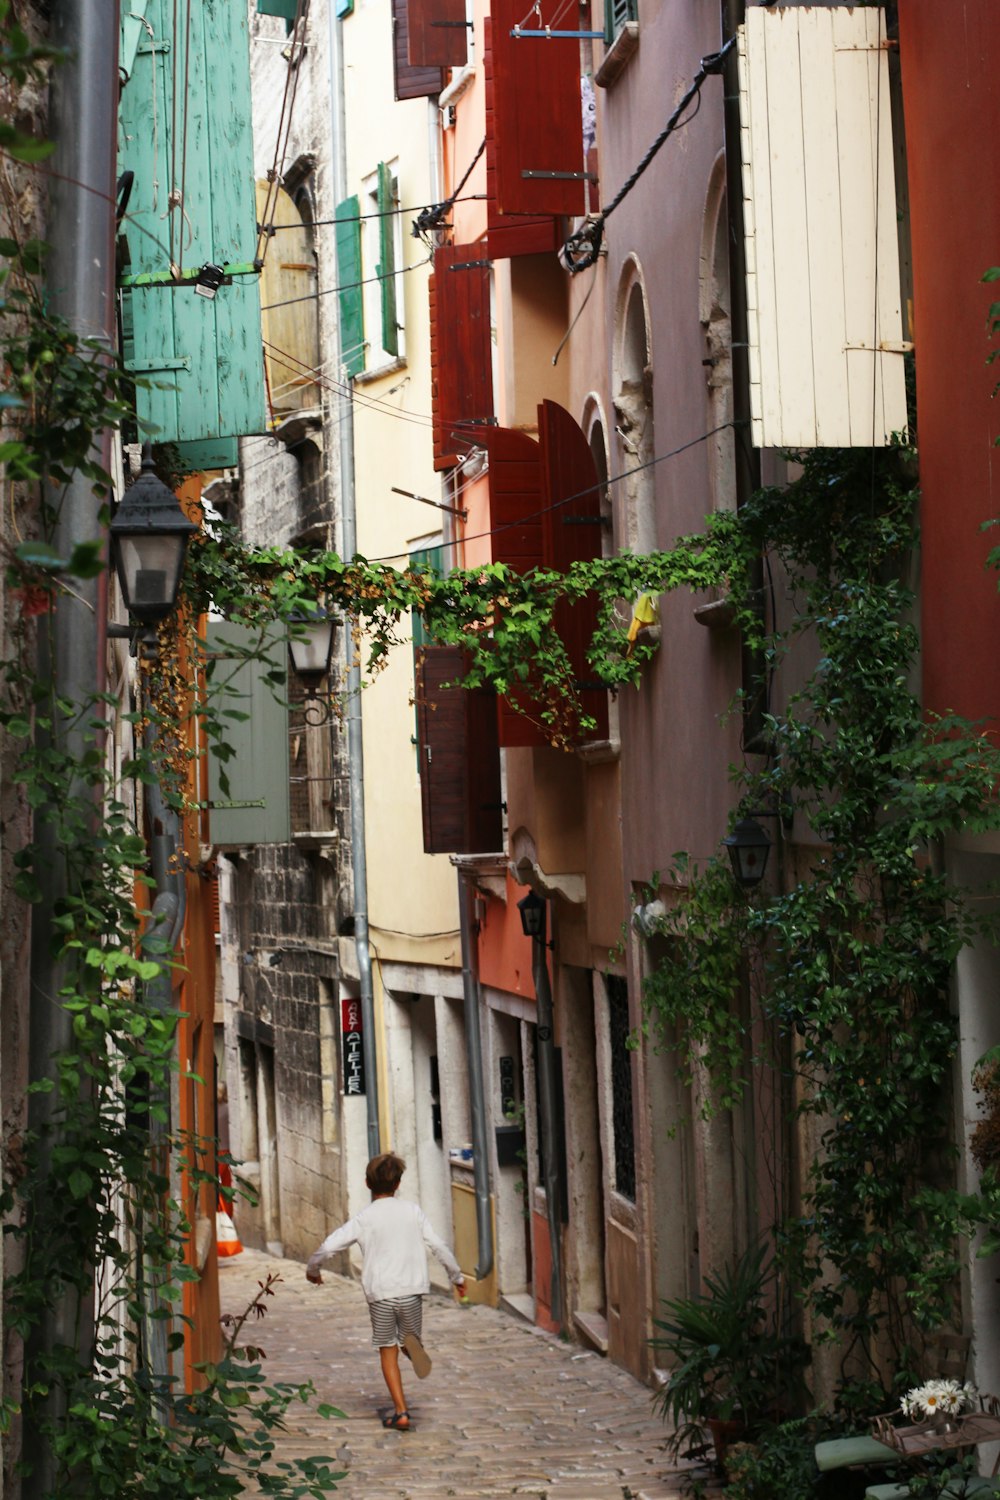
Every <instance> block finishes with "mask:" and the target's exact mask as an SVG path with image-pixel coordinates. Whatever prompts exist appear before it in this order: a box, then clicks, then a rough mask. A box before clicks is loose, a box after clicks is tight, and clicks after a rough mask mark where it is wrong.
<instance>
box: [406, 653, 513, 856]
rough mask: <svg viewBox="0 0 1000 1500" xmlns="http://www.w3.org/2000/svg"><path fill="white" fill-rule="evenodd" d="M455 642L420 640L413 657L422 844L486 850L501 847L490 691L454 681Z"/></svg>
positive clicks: (461, 659) (441, 850) (457, 668)
mask: <svg viewBox="0 0 1000 1500" xmlns="http://www.w3.org/2000/svg"><path fill="white" fill-rule="evenodd" d="M466 670H467V656H466V653H465V652H464V651H463V650H462V648H461V647H460V646H424V647H422V648H421V650H420V653H419V655H418V658H417V737H418V741H419V754H420V802H421V810H422V813H423V825H424V850H425V851H426V853H428V854H489V853H492V852H494V851H495V850H498V849H500V848H502V846H503V824H502V820H501V817H500V813H501V793H500V747H499V743H498V740H497V720H496V697H495V694H493V693H492V692H488V691H486V690H485V689H482V688H477V689H472V690H467V689H465V688H463V687H455V686H452V687H446V686H445V685H444V684H446V683H456V682H460V681H461V679H462V677H463V676H464V675H465V672H466Z"/></svg>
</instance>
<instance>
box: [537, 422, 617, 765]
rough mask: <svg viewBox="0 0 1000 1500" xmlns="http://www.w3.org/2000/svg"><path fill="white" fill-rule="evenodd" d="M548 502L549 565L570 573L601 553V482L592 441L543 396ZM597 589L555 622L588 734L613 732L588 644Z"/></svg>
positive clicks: (559, 612)
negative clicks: (588, 720) (588, 726)
mask: <svg viewBox="0 0 1000 1500" xmlns="http://www.w3.org/2000/svg"><path fill="white" fill-rule="evenodd" d="M538 419H539V420H538V429H539V437H540V439H541V449H542V474H543V478H544V497H545V508H544V511H543V513H542V537H543V556H544V558H545V565H546V567H549V568H556V569H558V570H559V572H561V573H565V572H567V571H568V570H569V568H570V567H571V566H572V565H573V563H575V562H585V561H587V560H588V559H590V558H593V557H600V555H601V551H602V541H603V536H604V520H603V515H602V511H601V485H600V480H599V477H598V474H597V466H596V464H595V463H594V455H593V453H592V451H591V447H590V444H589V443H588V442H587V439H586V438H585V437H584V435H583V432H582V431H581V430H580V427H579V425H578V423H576V422H574V420H573V418H572V417H571V416H570V414H569V412H568V411H566V410H565V408H564V407H562V406H558V405H557V404H556V402H555V401H544V402H543V403H542V405H541V406H540V407H539V409H538ZM597 609H598V602H597V595H596V594H588V595H587V597H586V598H585V599H579V600H577V601H575V602H574V603H569V602H568V601H565V600H564V601H562V602H561V603H560V604H559V605H558V607H557V609H556V612H555V619H554V623H555V627H556V630H557V631H558V632H559V635H560V637H561V638H562V641H563V644H564V645H565V647H566V650H567V653H568V655H569V659H570V663H571V665H572V668H573V674H574V680H575V684H576V690H577V692H578V693H579V695H580V703H581V706H582V708H583V710H584V712H585V713H586V714H588V715H589V716H590V717H591V718H593V719H594V720H595V728H594V729H592V730H590V731H589V733H588V734H587V736H586V737H587V739H598V740H606V739H607V737H608V690H607V688H606V687H604V685H603V684H602V683H601V682H600V681H598V680H595V678H594V669H593V667H591V665H590V663H589V662H588V660H587V648H588V646H589V645H590V641H591V637H592V636H593V633H594V630H595V628H596V626H597Z"/></svg>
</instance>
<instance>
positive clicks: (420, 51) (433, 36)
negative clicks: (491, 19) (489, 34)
mask: <svg viewBox="0 0 1000 1500" xmlns="http://www.w3.org/2000/svg"><path fill="white" fill-rule="evenodd" d="M407 18H408V21H409V31H410V38H409V52H408V56H409V60H410V64H411V66H413V67H434V68H461V67H463V66H464V64H465V63H466V62H467V61H468V57H469V33H468V30H467V28H466V25H465V0H407Z"/></svg>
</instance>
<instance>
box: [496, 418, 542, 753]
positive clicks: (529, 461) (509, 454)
mask: <svg viewBox="0 0 1000 1500" xmlns="http://www.w3.org/2000/svg"><path fill="white" fill-rule="evenodd" d="M480 442H482V444H483V446H484V447H485V448H486V449H487V451H488V453H489V455H490V474H489V482H490V530H491V531H492V533H493V537H492V547H493V561H494V562H502V563H507V564H508V565H509V566H510V567H512V568H516V570H517V571H518V572H519V573H525V572H527V570H528V569H529V568H537V567H539V566H540V565H541V562H542V515H541V512H542V507H543V506H544V504H545V498H544V493H543V479H542V450H541V449H540V448H539V446H538V444H537V443H536V442H535V441H534V440H533V439H532V438H530V437H528V435H527V433H524V432H518V431H516V430H515V429H514V428H512V427H494V428H491V429H490V430H489V431H488V432H487V433H486V434H485V435H483V436H481V437H480ZM509 696H510V697H511V699H513V701H515V702H518V701H520V702H522V703H523V704H524V706H525V708H526V709H527V711H528V714H529V715H531V717H526V715H525V714H523V713H518V711H517V709H516V708H513V707H512V706H511V704H510V703H509V702H507V700H506V698H499V699H498V700H497V707H498V720H499V726H500V743H501V745H511V746H513V745H521V746H523V745H547V744H548V739H547V737H546V735H545V734H544V732H543V731H542V729H541V727H540V725H539V724H538V722H537V713H538V710H537V708H535V707H534V706H533V705H532V704H531V703H530V702H529V700H528V699H527V698H526V697H525V698H519V696H518V694H516V693H513V692H512V693H511V694H510V695H509Z"/></svg>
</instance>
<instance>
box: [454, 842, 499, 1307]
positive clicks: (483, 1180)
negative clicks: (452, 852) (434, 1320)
mask: <svg viewBox="0 0 1000 1500" xmlns="http://www.w3.org/2000/svg"><path fill="white" fill-rule="evenodd" d="M474 900H475V891H474V890H473V887H472V883H471V881H470V880H469V877H468V873H467V872H466V871H465V870H462V869H461V868H460V869H459V870H458V919H459V928H460V932H461V939H462V991H463V994H464V996H465V1054H466V1060H467V1063H468V1069H469V1108H470V1113H471V1115H472V1180H473V1185H474V1187H475V1193H476V1231H477V1242H478V1243H477V1261H476V1280H477V1281H485V1279H486V1277H487V1276H488V1275H489V1274H490V1272H491V1271H492V1270H493V1214H492V1211H491V1204H490V1169H489V1155H488V1152H489V1137H488V1136H487V1133H486V1088H485V1084H484V1081H483V1042H482V1030H481V1027H480V1014H481V1011H480V995H479V965H478V962H477V953H476V944H475V942H474V940H473V926H472V905H473V902H474Z"/></svg>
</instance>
